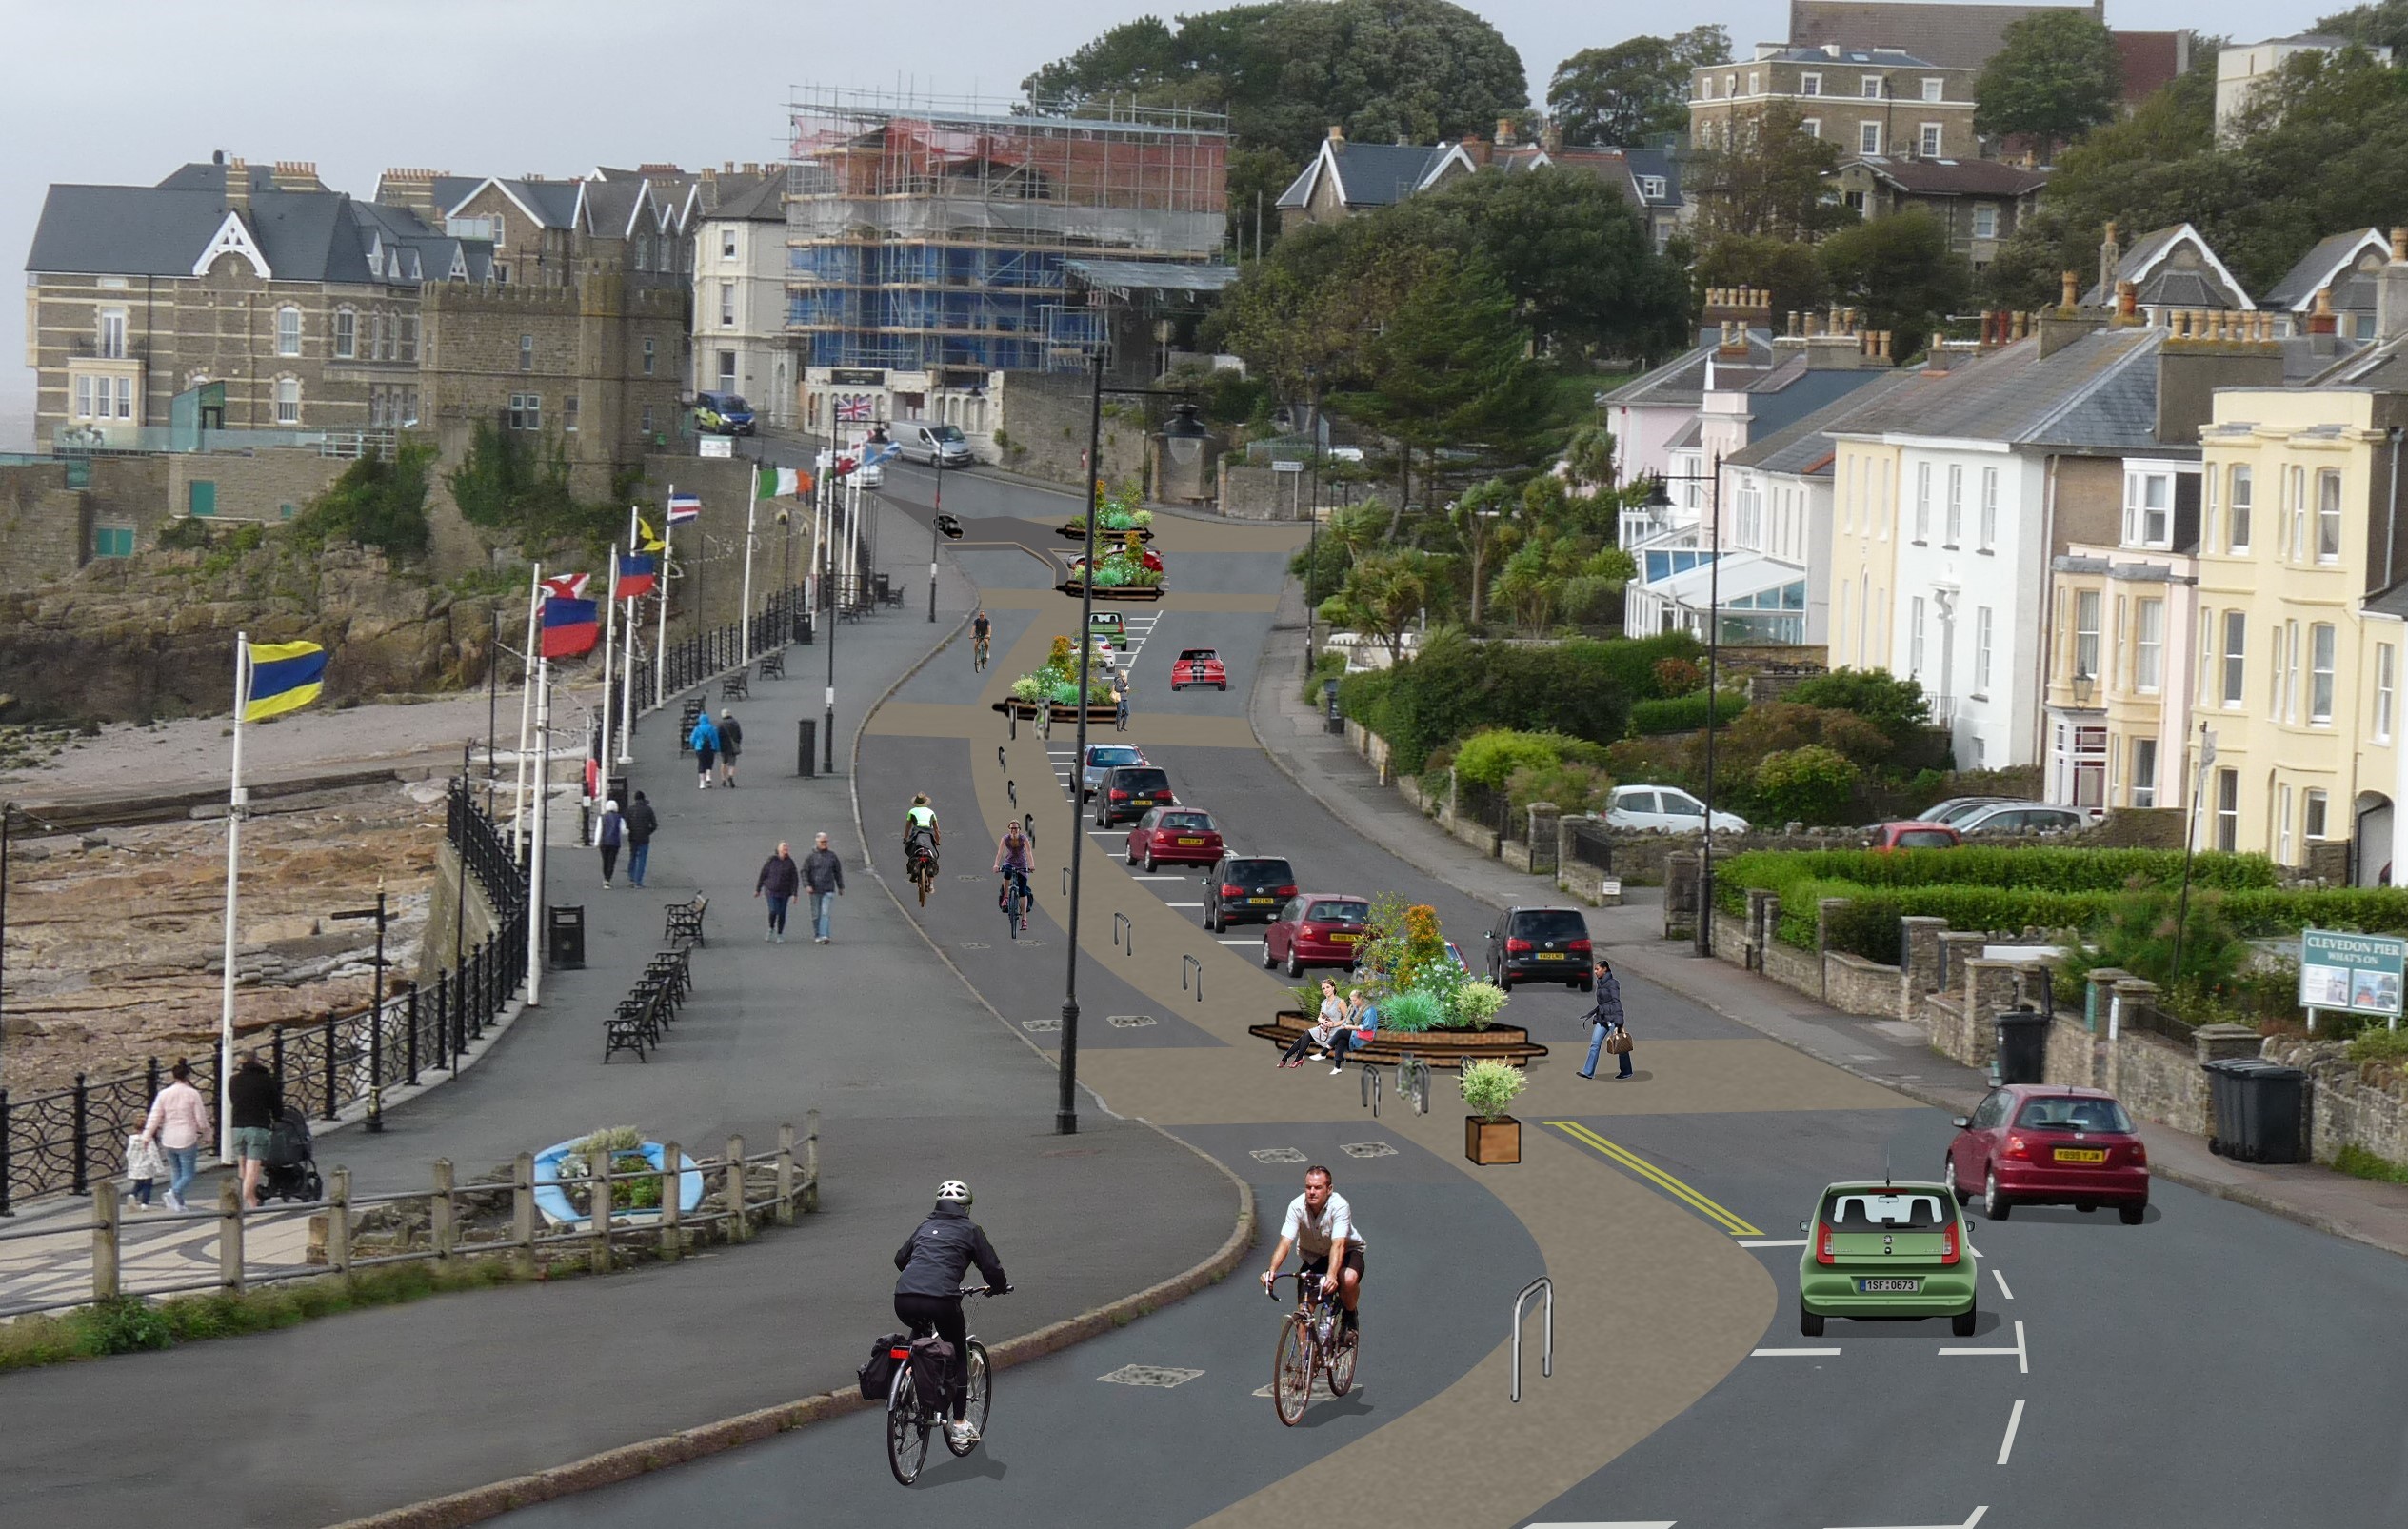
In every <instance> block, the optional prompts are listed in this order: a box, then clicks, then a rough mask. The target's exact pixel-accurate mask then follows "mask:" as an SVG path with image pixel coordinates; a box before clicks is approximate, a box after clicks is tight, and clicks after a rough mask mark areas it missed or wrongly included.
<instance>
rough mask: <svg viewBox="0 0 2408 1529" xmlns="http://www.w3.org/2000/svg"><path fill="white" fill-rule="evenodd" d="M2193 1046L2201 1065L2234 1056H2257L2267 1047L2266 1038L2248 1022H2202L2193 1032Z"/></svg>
mask: <svg viewBox="0 0 2408 1529" xmlns="http://www.w3.org/2000/svg"><path fill="white" fill-rule="evenodd" d="M2191 1046H2192V1049H2193V1050H2194V1051H2195V1052H2197V1053H2198V1056H2199V1065H2201V1066H2205V1065H2206V1064H2207V1063H2209V1062H2223V1061H2226V1060H2228V1059H2230V1058H2233V1057H2254V1056H2257V1055H2258V1054H2259V1052H2260V1051H2262V1050H2263V1049H2264V1047H2265V1038H2264V1037H2263V1036H2261V1035H2259V1033H2258V1032H2257V1031H2255V1030H2253V1029H2251V1028H2250V1027H2249V1026H2248V1025H2246V1024H2202V1025H2200V1026H2199V1028H2198V1029H2196V1030H2193V1031H2192V1032H2191Z"/></svg>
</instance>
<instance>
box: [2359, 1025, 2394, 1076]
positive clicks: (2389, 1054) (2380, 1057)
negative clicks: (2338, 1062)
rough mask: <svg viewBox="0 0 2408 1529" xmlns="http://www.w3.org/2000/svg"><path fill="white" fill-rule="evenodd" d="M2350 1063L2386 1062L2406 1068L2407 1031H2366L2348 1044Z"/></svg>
mask: <svg viewBox="0 0 2408 1529" xmlns="http://www.w3.org/2000/svg"><path fill="white" fill-rule="evenodd" d="M2349 1058H2350V1061H2352V1062H2390V1063H2391V1064H2392V1065H2393V1066H2396V1067H2397V1066H2408V1030H2394V1029H2389V1028H2385V1029H2380V1030H2368V1031H2366V1032H2365V1033H2364V1034H2362V1035H2360V1036H2359V1037H2358V1039H2357V1040H2355V1041H2352V1042H2350V1049H2349Z"/></svg>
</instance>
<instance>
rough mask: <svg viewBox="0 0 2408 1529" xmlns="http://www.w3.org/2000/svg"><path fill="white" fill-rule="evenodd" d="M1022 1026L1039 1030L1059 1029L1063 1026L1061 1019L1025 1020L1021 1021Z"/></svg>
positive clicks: (1025, 1028)
mask: <svg viewBox="0 0 2408 1529" xmlns="http://www.w3.org/2000/svg"><path fill="white" fill-rule="evenodd" d="M1020 1027H1021V1028H1022V1029H1024V1030H1031V1031H1037V1032H1044V1031H1046V1030H1059V1029H1061V1028H1062V1022H1061V1021H1060V1020H1023V1021H1021V1022H1020Z"/></svg>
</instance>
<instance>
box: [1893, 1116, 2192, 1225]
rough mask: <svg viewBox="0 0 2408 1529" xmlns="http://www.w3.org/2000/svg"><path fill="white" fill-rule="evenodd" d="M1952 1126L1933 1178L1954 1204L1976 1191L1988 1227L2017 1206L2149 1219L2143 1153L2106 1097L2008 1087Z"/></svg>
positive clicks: (2129, 1220)
mask: <svg viewBox="0 0 2408 1529" xmlns="http://www.w3.org/2000/svg"><path fill="white" fill-rule="evenodd" d="M1956 1124H1957V1139H1956V1140H1955V1141H1953V1142H1949V1143H1948V1158H1947V1163H1946V1166H1945V1168H1944V1169H1943V1171H1942V1173H1941V1175H1940V1177H1941V1179H1942V1181H1944V1182H1946V1184H1947V1185H1948V1187H1949V1188H1950V1189H1952V1190H1955V1191H1956V1194H1957V1198H1958V1199H1959V1200H1960V1201H1962V1200H1964V1199H1966V1198H1967V1187H1968V1186H1970V1185H1980V1197H1981V1214H1982V1216H1983V1217H1984V1218H1985V1219H1987V1220H1990V1221H2005V1220H2006V1219H2007V1215H2008V1213H2009V1212H2010V1211H2012V1210H2013V1209H2014V1208H2015V1207H2016V1206H2017V1205H2071V1206H2073V1207H2074V1208H2075V1209H2076V1210H2082V1211H2088V1210H2097V1209H2098V1208H2099V1207H2100V1206H2101V1205H2113V1206H2115V1207H2116V1209H2117V1211H2118V1212H2119V1214H2121V1216H2122V1217H2123V1223H2124V1224H2125V1225H2126V1226H2138V1225H2139V1224H2140V1219H2141V1217H2142V1216H2144V1215H2146V1214H2147V1212H2148V1209H2149V1149H2148V1148H2147V1147H2145V1146H2143V1145H2142V1144H2141V1142H2140V1138H2139V1135H2138V1134H2137V1133H2136V1132H2135V1130H2134V1128H2133V1124H2132V1117H2131V1116H2129V1115H2127V1114H2125V1113H2124V1110H2123V1106H2122V1105H2121V1104H2119V1103H2117V1102H2116V1097H2115V1096H2114V1095H2113V1094H2110V1093H2107V1092H2105V1091H2104V1090H2102V1089H2097V1088H2074V1087H2069V1086H2064V1085H2060V1084H2048V1083H2009V1084H2007V1085H2006V1086H2004V1087H2002V1088H1994V1089H1992V1090H1991V1091H1990V1094H1989V1097H1988V1098H1986V1099H1984V1100H1983V1101H1982V1102H1980V1104H1979V1105H1978V1106H1976V1107H1975V1109H1974V1112H1973V1113H1972V1114H1971V1115H1969V1116H1963V1115H1960V1116H1959V1117H1958V1118H1957V1122H1956Z"/></svg>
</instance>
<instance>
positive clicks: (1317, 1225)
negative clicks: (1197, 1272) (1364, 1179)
mask: <svg viewBox="0 0 2408 1529" xmlns="http://www.w3.org/2000/svg"><path fill="white" fill-rule="evenodd" d="M1334 1182H1335V1181H1334V1180H1332V1179H1331V1178H1330V1174H1329V1170H1328V1169H1327V1168H1324V1167H1323V1166H1322V1165H1321V1164H1319V1163H1315V1164H1313V1165H1312V1166H1311V1167H1309V1168H1307V1169H1305V1170H1304V1193H1303V1194H1301V1195H1299V1196H1297V1197H1296V1198H1295V1200H1293V1201H1290V1202H1289V1204H1288V1207H1287V1221H1286V1223H1285V1224H1284V1225H1283V1226H1282V1227H1281V1228H1280V1242H1279V1246H1278V1247H1276V1248H1273V1249H1272V1250H1271V1266H1270V1267H1269V1268H1267V1269H1265V1270H1264V1271H1263V1288H1264V1289H1265V1290H1268V1289H1270V1288H1271V1284H1272V1281H1275V1280H1277V1279H1278V1278H1279V1273H1280V1265H1281V1264H1283V1263H1285V1262H1286V1261H1287V1253H1288V1249H1290V1248H1294V1249H1295V1250H1296V1251H1297V1253H1298V1254H1299V1255H1300V1256H1301V1258H1302V1262H1301V1263H1300V1264H1299V1265H1298V1269H1299V1272H1301V1273H1303V1274H1306V1275H1319V1276H1320V1277H1321V1285H1322V1289H1323V1291H1324V1292H1335V1293H1336V1295H1337V1297H1338V1304H1339V1305H1340V1307H1341V1308H1343V1312H1344V1314H1345V1315H1344V1323H1343V1325H1344V1329H1345V1333H1346V1336H1347V1339H1348V1340H1349V1341H1351V1340H1352V1339H1353V1337H1354V1332H1355V1302H1356V1301H1359V1300H1361V1299H1362V1297H1363V1233H1361V1232H1360V1231H1358V1230H1356V1229H1355V1213H1354V1208H1353V1207H1352V1206H1350V1205H1348V1204H1347V1203H1346V1197H1345V1196H1343V1195H1342V1194H1339V1193H1337V1191H1336V1190H1334V1189H1333V1188H1332V1187H1331V1185H1332V1184H1333V1183H1334Z"/></svg>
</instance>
